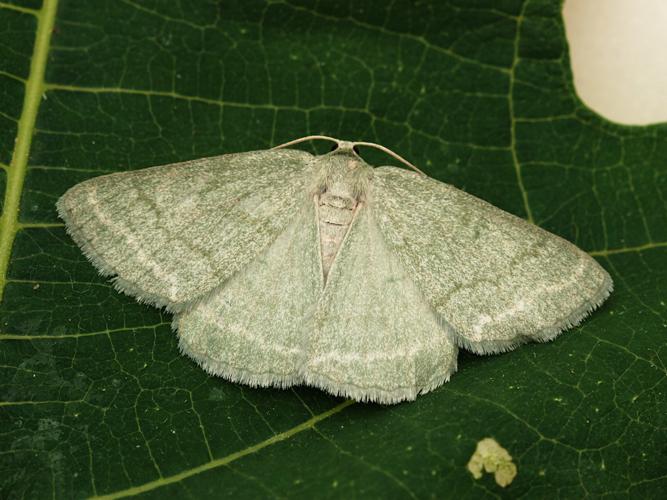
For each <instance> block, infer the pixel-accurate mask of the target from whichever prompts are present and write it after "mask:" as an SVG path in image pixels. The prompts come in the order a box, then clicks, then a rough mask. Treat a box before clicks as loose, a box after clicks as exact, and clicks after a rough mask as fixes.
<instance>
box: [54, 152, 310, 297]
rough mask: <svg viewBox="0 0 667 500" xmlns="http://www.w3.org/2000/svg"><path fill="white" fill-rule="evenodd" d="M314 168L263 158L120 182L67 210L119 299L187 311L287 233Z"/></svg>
mask: <svg viewBox="0 0 667 500" xmlns="http://www.w3.org/2000/svg"><path fill="white" fill-rule="evenodd" d="M313 158H314V157H313V156H312V155H310V154H309V153H306V152H303V151H297V150H288V149H284V150H277V151H271V150H269V151H255V152H249V153H239V154H229V155H223V156H218V157H213V158H204V159H200V160H194V161H189V162H183V163H177V164H172V165H164V166H159V167H153V168H148V169H144V170H138V171H133V172H125V173H117V174H111V175H107V176H102V177H96V178H93V179H89V180H87V181H85V182H83V183H81V184H79V185H76V186H74V187H73V188H71V189H70V190H69V191H68V192H66V193H65V194H64V195H63V196H62V197H61V199H60V200H58V203H57V208H58V212H59V214H60V216H61V217H62V218H63V219H64V220H65V223H66V228H67V231H68V232H69V234H70V235H71V236H72V238H73V239H74V240H75V241H76V243H77V244H78V245H79V246H81V247H82V249H83V251H84V253H85V254H86V255H87V256H88V258H89V259H90V260H91V261H92V262H93V264H94V265H95V266H96V267H97V268H98V269H99V270H100V271H101V272H102V273H103V274H106V275H111V276H115V277H116V278H115V284H116V286H117V287H118V288H119V289H121V290H122V291H124V292H127V293H129V294H131V295H135V296H136V297H137V298H138V299H139V300H142V301H145V302H149V303H152V304H156V305H164V306H167V307H169V308H171V309H173V310H179V309H181V308H182V307H184V306H185V305H186V304H187V303H189V302H192V301H193V300H196V299H197V298H198V297H201V296H202V295H204V294H206V293H207V292H208V291H210V290H211V289H212V288H213V287H215V286H216V285H218V284H219V283H221V282H223V281H224V280H225V279H227V278H229V277H230V276H232V275H233V274H234V273H235V272H237V271H238V270H239V269H240V268H242V267H243V266H245V265H246V264H247V263H249V262H250V261H251V260H252V259H253V258H254V257H255V256H256V255H257V254H258V253H259V252H261V251H262V250H263V249H265V248H266V247H267V245H269V244H270V243H271V242H272V241H274V240H275V239H276V237H277V236H278V235H279V234H280V233H281V232H282V231H283V230H284V229H285V227H287V225H288V223H289V222H290V221H291V220H292V219H293V218H294V216H295V215H296V212H297V210H296V207H297V205H298V204H299V203H303V199H304V196H306V191H307V186H308V183H309V182H311V181H312V175H313V170H314V162H313V161H312V160H313Z"/></svg>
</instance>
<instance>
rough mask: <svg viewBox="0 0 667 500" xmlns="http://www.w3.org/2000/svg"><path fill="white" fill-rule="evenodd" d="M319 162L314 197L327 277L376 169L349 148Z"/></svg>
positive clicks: (323, 265) (323, 263) (321, 158)
mask: <svg viewBox="0 0 667 500" xmlns="http://www.w3.org/2000/svg"><path fill="white" fill-rule="evenodd" d="M319 161H321V162H322V167H321V169H320V171H319V173H318V178H317V180H316V183H315V189H314V191H315V192H314V200H315V204H316V206H317V219H318V224H319V233H320V249H321V258H322V271H323V274H324V279H325V280H326V279H327V276H328V274H329V270H330V269H331V266H332V264H333V262H334V260H335V258H336V254H337V253H338V250H339V249H340V246H341V244H342V242H343V239H344V238H345V235H346V234H347V231H348V229H349V227H350V224H352V221H353V220H354V217H355V215H356V213H357V210H358V208H359V204H360V203H363V201H364V200H365V199H366V195H367V191H368V186H369V182H370V178H371V175H372V173H373V169H372V167H370V166H369V165H368V164H366V163H365V162H364V161H363V160H362V159H361V158H359V157H358V156H356V154H353V153H350V152H347V151H346V152H341V153H337V152H333V153H330V154H328V155H325V156H323V157H320V159H319Z"/></svg>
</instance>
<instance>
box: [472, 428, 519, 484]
mask: <svg viewBox="0 0 667 500" xmlns="http://www.w3.org/2000/svg"><path fill="white" fill-rule="evenodd" d="M468 470H469V471H470V473H471V474H472V476H473V477H474V478H475V479H480V478H481V477H482V474H483V471H486V472H488V473H489V474H491V473H493V475H494V477H495V479H496V483H498V485H499V486H501V487H503V488H505V487H506V486H508V485H509V484H510V483H511V482H512V481H513V480H514V477H515V476H516V474H517V468H516V465H515V464H514V462H512V456H511V455H510V454H509V453H508V451H507V450H506V449H505V448H503V447H502V446H500V445H499V444H498V442H497V441H496V440H495V439H493V438H484V439H482V440H481V441H479V442H478V443H477V448H476V449H475V453H473V454H472V457H470V461H469V462H468Z"/></svg>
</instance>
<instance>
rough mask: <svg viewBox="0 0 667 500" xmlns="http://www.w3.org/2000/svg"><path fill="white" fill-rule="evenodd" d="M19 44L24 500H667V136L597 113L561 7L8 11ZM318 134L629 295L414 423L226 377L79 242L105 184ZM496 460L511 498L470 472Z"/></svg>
mask: <svg viewBox="0 0 667 500" xmlns="http://www.w3.org/2000/svg"><path fill="white" fill-rule="evenodd" d="M0 32H1V33H2V37H0V165H1V166H2V168H1V170H0V189H2V190H3V191H4V193H5V196H4V198H2V209H3V215H2V219H1V222H2V227H1V228H0V286H1V287H2V301H1V302H0V401H1V402H0V496H2V497H3V498H23V497H29V498H46V497H49V498H50V497H57V498H80V497H89V496H96V495H100V496H101V495H111V496H112V497H120V496H126V495H131V494H142V495H143V496H145V497H154V498H162V497H165V496H169V495H173V496H177V497H183V498H219V497H221V496H229V497H235V498H236V497H257V496H262V497H264V496H270V497H272V496H278V497H304V498H311V497H349V496H377V497H419V498H421V497H428V496H435V497H443V496H451V497H456V498H473V497H474V498H483V497H498V496H503V497H504V496H507V497H530V498H542V497H544V498H555V497H558V498H581V497H587V496H590V497H598V496H601V495H603V494H605V493H606V494H613V495H615V496H619V497H625V496H646V497H656V496H659V493H660V492H661V491H662V492H664V491H665V489H667V466H666V465H665V463H666V458H667V455H666V452H665V444H664V443H665V442H666V441H667V429H666V427H667V404H666V403H667V396H666V392H667V382H666V374H667V368H666V359H667V297H666V296H667V293H666V292H667V204H666V200H667V161H666V160H667V128H665V126H664V125H661V126H651V127H626V126H619V125H616V124H613V123H610V122H608V121H606V120H604V119H603V118H601V117H600V116H597V115H596V114H594V113H593V112H591V111H590V110H588V109H587V108H586V107H585V106H584V105H583V104H582V103H581V102H580V101H579V99H578V98H577V96H576V95H575V92H574V89H573V86H572V77H571V73H570V67H569V60H568V51H567V44H566V41H565V38H564V31H563V24H562V20H561V15H560V5H559V3H558V2H554V1H548V0H524V1H521V0H503V1H500V2H499V1H496V0H476V1H474V2H471V1H469V0H447V1H444V0H443V1H439V2H422V3H413V2H407V1H405V2H403V1H398V2H380V1H377V2H351V1H335V2H315V1H312V0H285V1H281V0H278V1H270V2H260V1H256V0H247V1H246V0H244V1H242V2H241V1H240V0H239V1H227V0H225V1H222V2H219V1H210V2H208V1H203V0H197V1H191V2H173V1H167V0H162V1H160V0H152V1H143V2H139V1H138V0H114V1H112V0H99V1H95V2H75V1H72V0H70V1H67V0H61V1H60V2H59V4H57V2H56V0H45V3H44V5H41V2H39V1H38V0H9V2H8V1H7V0H5V1H4V2H0ZM316 133H326V134H328V135H333V136H336V137H341V138H344V139H355V140H367V141H373V142H378V143H381V144H384V145H385V146H387V147H390V148H392V149H394V150H395V151H397V152H399V153H400V154H402V155H404V156H405V157H407V158H408V159H410V160H411V161H412V162H414V163H415V164H416V165H418V166H420V167H421V168H422V169H423V170H425V171H426V172H427V173H428V174H430V175H431V176H433V177H435V178H438V179H440V180H443V181H445V182H448V183H451V184H453V185H455V186H457V187H460V188H463V189H465V190H467V191H468V192H471V193H473V194H475V195H477V196H479V197H481V198H483V199H485V200H487V201H489V202H491V203H493V204H495V205H497V206H499V207H501V208H503V209H505V210H507V211H509V212H512V213H514V214H517V215H519V216H522V217H525V218H527V219H528V220H530V221H532V222H534V223H535V224H538V225H540V226H542V227H544V228H545V229H548V230H549V231H552V232H554V233H556V234H559V235H561V236H563V237H565V238H567V239H569V240H570V241H573V242H574V243H576V244H577V245H579V246H580V247H581V248H583V249H584V250H586V251H588V252H590V253H591V254H592V255H594V256H595V257H596V258H598V259H599V261H600V263H601V264H602V265H603V266H604V267H605V268H606V269H607V270H608V271H609V272H610V273H611V274H612V277H613V279H614V282H615V291H614V293H613V294H612V296H611V297H610V298H609V300H608V301H607V302H606V303H605V304H604V305H603V306H602V308H601V309H600V310H598V311H597V312H595V313H594V314H593V315H592V316H591V317H590V318H589V319H588V320H586V321H585V322H584V323H583V324H582V325H581V326H580V327H578V328H575V329H574V330H572V331H570V332H568V333H566V334H564V335H562V336H561V337H559V338H558V339H557V340H556V341H554V342H551V343H549V344H540V345H527V346H523V347H521V348H519V349H517V350H516V351H513V352H510V353H506V354H503V355H499V356H490V357H478V356H473V355H469V354H462V355H461V356H460V358H459V371H458V373H457V374H456V375H455V376H454V377H452V379H451V381H450V382H449V383H447V384H446V385H444V386H443V387H441V388H440V389H438V390H436V391H434V392H433V393H430V394H428V395H425V396H423V397H420V398H418V399H417V401H415V402H413V403H408V404H401V405H397V406H391V407H382V406H377V405H366V404H357V403H350V402H348V401H344V400H341V399H337V398H333V397H329V396H327V395H326V394H324V393H322V392H320V391H317V390H314V389H309V388H297V389H295V390H266V389H251V388H248V387H244V386H241V385H236V384H231V383H227V382H225V381H223V380H221V379H218V378H211V377H208V376H207V375H206V374H205V373H204V372H203V371H202V370H201V369H199V368H198V367H197V366H196V365H195V364H194V363H193V362H192V361H190V360H189V359H186V358H185V357H183V356H182V355H180V354H179V352H178V349H177V341H176V337H175V335H174V333H173V332H172V331H171V330H170V326H169V323H170V317H169V315H167V314H166V313H162V312H161V311H159V310H157V309H154V308H151V307H148V306H143V305H140V304H138V303H136V302H135V301H134V300H132V299H131V298H129V297H126V296H123V295H121V294H119V293H117V292H116V291H115V290H114V289H113V288H112V286H111V285H110V284H109V283H108V282H107V281H105V280H104V279H102V278H100V277H99V276H98V275H97V273H96V272H95V270H94V269H93V268H92V266H91V265H90V264H89V263H88V262H87V261H86V260H85V258H84V257H83V255H82V254H81V252H80V251H79V249H78V248H77V247H76V246H75V245H74V244H73V242H72V241H71V240H70V239H69V238H68V237H67V236H66V234H65V231H64V229H63V227H62V225H61V221H59V220H58V218H57V217H56V213H55V208H54V203H55V201H56V199H57V198H58V197H59V196H60V195H61V194H62V193H63V192H64V191H65V190H66V189H67V188H68V187H70V186H72V185H74V184H75V183H77V182H80V181H82V180H84V179H86V178H89V177H92V176H96V175H101V174H104V173H108V172H113V171H124V170H130V169H138V168H143V167H147V166H152V165H158V164H164V163H170V162H175V161H181V160H187V159H192V158H198V157H203V156H209V155H214V154H220V153H224V152H235V151H246V150H253V149H264V148H267V147H269V146H272V145H275V144H278V143H280V142H283V141H287V140H289V139H293V138H296V137H300V136H303V135H307V134H316ZM368 159H369V161H371V162H373V163H375V164H380V163H386V158H384V157H382V156H379V155H374V153H373V152H372V151H370V152H368ZM487 436H489V437H493V438H494V439H495V440H496V441H498V442H499V443H500V445H501V446H502V447H504V448H505V449H507V450H508V452H509V453H510V454H511V455H512V458H513V461H514V463H515V464H517V467H518V475H517V477H516V478H515V479H514V481H513V482H512V484H511V485H510V486H508V487H507V488H506V489H501V488H500V487H499V486H498V485H497V484H496V483H495V482H494V481H493V478H492V477H491V476H488V475H487V476H484V477H483V478H482V479H480V480H475V479H473V477H472V475H471V474H470V473H469V472H468V471H467V469H466V464H467V463H468V460H469V459H470V457H471V455H472V454H473V452H474V450H475V447H476V444H477V442H478V441H480V440H481V439H483V438H485V437H487Z"/></svg>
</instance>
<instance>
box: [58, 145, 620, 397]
mask: <svg viewBox="0 0 667 500" xmlns="http://www.w3.org/2000/svg"><path fill="white" fill-rule="evenodd" d="M312 139H326V140H329V141H332V142H333V143H334V148H333V150H332V151H331V152H329V153H328V154H323V155H313V154H310V153H308V152H305V151H301V150H298V149H291V148H289V146H292V145H295V144H297V143H300V142H303V141H308V140H312ZM361 146H369V147H374V148H378V149H380V150H382V151H384V152H386V153H388V154H390V155H391V156H393V157H394V158H396V159H398V160H401V161H402V162H404V163H405V164H406V165H408V166H410V167H412V168H413V169H414V170H415V171H412V170H407V169H404V168H399V167H394V166H381V167H376V168H374V167H372V166H370V165H369V164H367V163H366V162H365V161H364V160H363V159H362V158H361V157H360V156H359V155H358V152H357V151H358V150H357V148H358V147H361ZM57 209H58V213H59V215H60V217H61V218H62V219H63V220H64V221H65V223H66V229H67V231H68V233H69V234H70V235H71V237H72V238H73V240H74V241H75V242H76V243H77V244H78V245H79V246H80V247H81V248H82V250H83V252H84V254H85V255H86V256H87V257H88V259H89V260H90V261H91V262H92V263H93V264H94V265H95V267H97V269H98V270H99V271H100V272H101V273H102V274H103V275H106V276H112V277H113V283H114V285H115V287H116V288H117V289H118V290H120V291H121V292H125V293H127V294H129V295H132V296H135V297H136V298H137V299H138V300H139V301H140V302H145V303H148V304H152V305H154V306H158V307H165V308H167V309H168V310H169V311H171V312H172V313H173V327H174V329H175V330H176V331H177V332H178V341H179V347H180V349H181V351H182V352H184V353H185V354H187V355H188V356H190V357H191V358H192V359H194V360H195V361H196V362H197V363H198V364H199V365H200V366H201V367H203V368H204V369H205V370H206V371H207V372H209V373H211V374H213V375H219V376H222V377H224V378H226V379H228V380H231V381H234V382H239V383H243V384H248V385H251V386H277V387H283V388H285V387H290V386H293V385H299V384H306V385H310V386H315V387H318V388H320V389H323V390H325V391H327V392H329V393H331V394H334V395H341V396H346V397H349V398H353V399H355V400H359V401H372V402H379V403H385V404H389V403H397V402H400V401H404V400H414V399H415V398H416V397H417V395H419V394H423V393H426V392H429V391H431V390H433V389H435V388H436V387H438V386H440V385H441V384H443V383H444V382H446V381H447V380H449V378H450V376H451V375H452V374H453V373H454V372H455V371H456V366H457V353H458V349H459V348H464V349H467V350H469V351H472V352H474V353H478V354H488V353H498V352H503V351H507V350H510V349H513V348H515V347H516V346H518V345H520V344H522V343H524V342H527V341H539V342H544V341H548V340H550V339H553V338H554V337H556V336H557V335H558V334H559V333H560V332H562V331H563V330H565V329H567V328H570V327H572V326H573V325H576V324H578V323H579V322H580V321H581V320H582V319H583V318H584V317H585V316H586V315H587V314H589V313H590V312H591V311H592V310H593V309H595V308H596V307H597V306H599V305H600V304H601V303H602V302H603V301H604V300H605V299H606V298H607V296H608V295H609V294H610V292H611V290H612V280H611V278H610V277H609V274H608V273H607V272H606V271H605V270H604V269H603V268H602V267H601V266H600V265H599V264H598V263H597V262H596V261H595V260H594V259H593V258H591V257H590V256H589V255H588V254H586V253H585V252H583V251H581V250H580V249H578V248H577V247H576V246H574V245H573V244H571V243H569V242H567V241H566V240H564V239H562V238H560V237H558V236H556V235H554V234H551V233H549V232H547V231H545V230H543V229H541V228H539V227H537V226H535V225H533V224H531V223H529V222H527V221H525V220H523V219H521V218H518V217H515V216H514V215H511V214H509V213H507V212H504V211H502V210H500V209H498V208H496V207H494V206H492V205H490V204H489V203H486V202H485V201H482V200H480V199H479V198H476V197H474V196H472V195H470V194H467V193H465V192H464V191H461V190H459V189H456V188H454V187H452V186H450V185H448V184H444V183H442V182H440V181H438V180H435V179H433V178H431V177H428V176H427V175H425V174H423V173H422V172H421V171H419V170H418V169H417V168H416V167H414V166H413V165H412V164H410V163H409V162H407V160H404V159H403V158H402V157H400V156H399V155H397V154H396V153H393V152H392V151H390V150H389V149H387V148H385V147H384V146H381V145H378V144H373V143H366V142H348V141H342V140H338V139H334V138H330V137H326V136H308V137H304V138H301V139H297V140H295V141H291V142H289V143H287V144H283V145H281V146H278V147H276V148H273V149H269V150H262V151H252V152H244V153H236V154H226V155H222V156H216V157H212V158H203V159H199V160H194V161H186V162H183V163H175V164H171V165H163V166H157V167H152V168H147V169H143V170H138V171H131V172H122V173H114V174H110V175H104V176H100V177H95V178H92V179H89V180H87V181H85V182H82V183H80V184H77V185H76V186H74V187H72V188H71V189H69V190H68V191H67V192H66V193H65V194H64V195H63V196H62V197H61V198H60V199H59V200H58V202H57Z"/></svg>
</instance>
